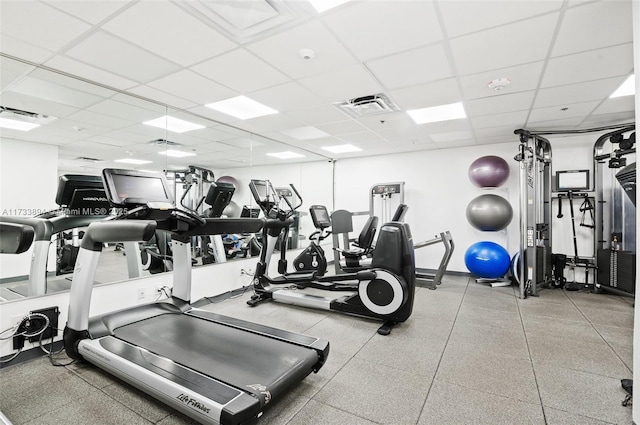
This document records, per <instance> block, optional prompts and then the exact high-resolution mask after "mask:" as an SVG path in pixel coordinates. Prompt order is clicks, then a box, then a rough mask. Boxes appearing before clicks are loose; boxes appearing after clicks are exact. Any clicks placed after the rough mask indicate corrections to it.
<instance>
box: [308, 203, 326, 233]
mask: <svg viewBox="0 0 640 425" xmlns="http://www.w3.org/2000/svg"><path fill="white" fill-rule="evenodd" d="M309 212H310V213H311V219H312V220H313V224H314V225H315V226H316V228H318V229H325V228H327V227H330V226H331V219H330V218H329V212H328V211H327V208H325V207H324V206H322V205H313V206H311V207H310V208H309Z"/></svg>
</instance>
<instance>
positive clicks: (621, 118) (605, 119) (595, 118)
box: [580, 111, 636, 128]
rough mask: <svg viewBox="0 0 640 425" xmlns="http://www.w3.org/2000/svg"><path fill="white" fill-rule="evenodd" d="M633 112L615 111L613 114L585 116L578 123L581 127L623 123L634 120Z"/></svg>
mask: <svg viewBox="0 0 640 425" xmlns="http://www.w3.org/2000/svg"><path fill="white" fill-rule="evenodd" d="M635 117H636V116H635V112H631V111H629V112H616V113H615V114H598V115H591V116H589V117H587V118H586V119H585V120H584V121H582V122H581V123H580V127H581V128H587V127H598V126H601V125H612V124H625V123H631V122H635Z"/></svg>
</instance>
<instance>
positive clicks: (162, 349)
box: [115, 313, 318, 405]
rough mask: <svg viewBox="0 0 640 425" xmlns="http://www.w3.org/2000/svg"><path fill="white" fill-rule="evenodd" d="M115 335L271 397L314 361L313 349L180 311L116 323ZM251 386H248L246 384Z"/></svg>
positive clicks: (308, 369) (259, 395) (296, 380)
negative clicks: (120, 324) (117, 325)
mask: <svg viewBox="0 0 640 425" xmlns="http://www.w3.org/2000/svg"><path fill="white" fill-rule="evenodd" d="M115 336H116V337H117V338H119V339H121V340H123V341H126V342H128V343H130V344H133V345H136V346H138V347H142V348H144V349H146V350H148V351H150V352H152V353H155V354H157V355H159V356H162V357H165V358H168V359H170V360H172V361H174V362H175V363H178V364H181V365H182V366H185V367H187V368H189V369H192V370H195V371H197V372H200V373H202V374H204V375H206V376H209V377H212V378H215V379H217V380H219V381H222V382H225V383H227V384H228V385H231V386H233V387H236V388H238V389H240V390H241V391H245V392H248V393H251V394H253V395H254V396H256V397H257V398H258V399H260V404H261V405H265V404H266V403H268V400H266V401H265V396H264V394H263V393H262V392H260V391H258V390H255V386H256V385H257V386H260V385H263V386H264V387H266V389H267V391H269V393H270V395H271V398H273V399H275V398H277V397H278V396H280V395H282V394H283V393H284V392H285V391H286V390H287V389H288V388H289V387H291V386H292V385H295V384H297V383H299V382H300V381H302V380H303V379H304V378H305V377H306V376H307V375H309V374H310V373H311V372H312V370H313V367H314V366H315V365H316V364H317V363H318V354H317V353H316V351H314V350H313V349H309V348H305V347H300V346H297V345H294V344H290V343H287V342H283V341H280V340H277V339H273V338H269V337H267V336H263V335H259V334H254V333H251V332H247V331H243V330H239V329H236V328H232V327H229V326H225V325H223V324H220V323H215V322H211V321H208V320H205V319H201V318H198V317H194V316H189V315H185V314H171V313H169V314H163V315H160V316H156V317H152V318H149V319H146V320H142V321H139V322H135V323H131V324H129V325H126V326H123V327H121V328H118V329H117V330H116V332H115ZM250 385H251V386H254V387H253V388H252V387H249V386H250Z"/></svg>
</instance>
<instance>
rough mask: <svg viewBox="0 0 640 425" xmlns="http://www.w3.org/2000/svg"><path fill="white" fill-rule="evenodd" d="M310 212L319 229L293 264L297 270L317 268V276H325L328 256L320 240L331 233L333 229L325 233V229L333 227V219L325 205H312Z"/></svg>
mask: <svg viewBox="0 0 640 425" xmlns="http://www.w3.org/2000/svg"><path fill="white" fill-rule="evenodd" d="M309 214H310V215H311V220H313V225H314V226H315V228H316V229H318V230H317V231H315V232H313V233H312V234H311V235H310V236H309V240H310V241H311V243H310V244H309V246H308V247H307V248H306V249H305V250H304V251H302V252H301V253H300V254H299V255H298V256H297V257H296V258H295V260H293V266H294V267H295V268H296V270H297V271H308V270H315V272H316V276H324V274H325V273H326V272H327V257H325V255H324V249H322V247H321V246H320V242H322V241H323V240H325V239H326V238H328V237H329V236H330V235H331V231H327V232H326V233H325V229H327V228H329V227H331V219H330V218H329V214H328V212H327V209H326V208H325V207H324V206H323V205H311V206H310V207H309Z"/></svg>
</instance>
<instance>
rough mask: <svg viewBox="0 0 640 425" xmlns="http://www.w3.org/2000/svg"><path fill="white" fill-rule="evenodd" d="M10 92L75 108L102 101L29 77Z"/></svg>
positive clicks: (90, 95) (94, 96) (98, 98)
mask: <svg viewBox="0 0 640 425" xmlns="http://www.w3.org/2000/svg"><path fill="white" fill-rule="evenodd" d="M11 91H12V92H15V93H20V94H24V95H27V96H31V97H34V98H40V99H44V100H49V101H52V102H56V103H61V104H63V105H69V106H73V107H76V108H86V107H88V106H91V105H94V104H96V103H99V102H100V101H101V100H102V97H101V96H96V95H93V94H89V93H85V92H81V91H78V90H73V89H71V88H69V87H64V86H60V85H58V84H55V83H51V82H49V81H43V80H40V79H38V78H32V77H30V76H29V77H27V78H25V79H23V80H22V81H20V82H19V83H18V84H16V85H14V86H13V87H11Z"/></svg>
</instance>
